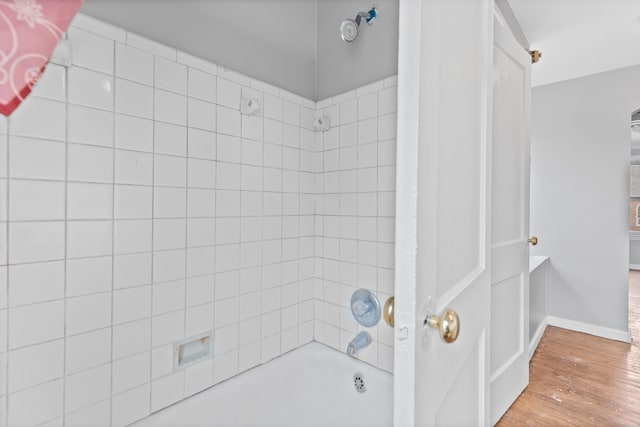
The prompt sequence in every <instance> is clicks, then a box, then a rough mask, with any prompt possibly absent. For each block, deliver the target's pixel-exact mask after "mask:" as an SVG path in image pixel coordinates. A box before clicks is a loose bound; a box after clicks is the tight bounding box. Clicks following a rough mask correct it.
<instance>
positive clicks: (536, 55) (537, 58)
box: [527, 50, 542, 64]
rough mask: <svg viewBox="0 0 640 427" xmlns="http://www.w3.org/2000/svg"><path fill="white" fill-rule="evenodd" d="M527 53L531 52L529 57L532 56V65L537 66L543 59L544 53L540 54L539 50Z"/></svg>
mask: <svg viewBox="0 0 640 427" xmlns="http://www.w3.org/2000/svg"><path fill="white" fill-rule="evenodd" d="M527 52H529V55H531V63H532V64H535V63H536V62H538V61H540V58H542V52H540V51H539V50H528V51H527Z"/></svg>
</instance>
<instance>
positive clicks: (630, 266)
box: [629, 264, 640, 270]
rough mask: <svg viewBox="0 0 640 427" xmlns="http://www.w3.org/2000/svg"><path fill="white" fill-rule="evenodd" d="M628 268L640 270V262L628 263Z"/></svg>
mask: <svg viewBox="0 0 640 427" xmlns="http://www.w3.org/2000/svg"><path fill="white" fill-rule="evenodd" d="M629 270H640V264H629Z"/></svg>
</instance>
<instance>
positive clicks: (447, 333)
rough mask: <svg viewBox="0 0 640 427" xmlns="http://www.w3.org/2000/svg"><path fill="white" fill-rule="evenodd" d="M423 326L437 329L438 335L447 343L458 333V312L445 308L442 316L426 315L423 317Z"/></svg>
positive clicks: (454, 338)
mask: <svg viewBox="0 0 640 427" xmlns="http://www.w3.org/2000/svg"><path fill="white" fill-rule="evenodd" d="M424 326H425V327H427V326H428V327H430V328H432V329H437V330H438V332H439V333H440V337H441V338H442V339H443V340H444V341H445V342H447V343H452V342H454V341H455V340H456V339H457V338H458V334H459V333H460V319H459V318H458V314H457V313H456V312H455V311H453V310H451V309H447V310H445V311H444V312H443V313H442V316H436V315H434V314H431V315H429V316H427V318H426V319H424Z"/></svg>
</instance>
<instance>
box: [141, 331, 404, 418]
mask: <svg viewBox="0 0 640 427" xmlns="http://www.w3.org/2000/svg"><path fill="white" fill-rule="evenodd" d="M356 373H361V374H362V375H363V377H364V381H365V386H366V391H365V392H364V393H359V392H358V391H356V388H355V385H354V374H356ZM392 407H393V377H392V375H391V374H390V373H388V372H385V371H382V370H379V369H377V368H375V367H373V366H371V365H368V364H365V363H363V362H361V361H359V360H356V359H353V358H351V357H349V356H347V355H346V354H344V353H341V352H338V351H336V350H333V349H331V348H329V347H326V346H324V345H322V344H319V343H310V344H307V345H305V346H303V347H301V348H298V349H296V350H294V351H292V352H290V353H287V354H285V355H283V356H282V357H279V358H277V359H274V360H272V361H270V362H269V363H267V364H265V365H261V366H259V367H256V368H254V369H252V370H250V371H247V372H245V373H243V374H240V375H238V376H237V377H234V378H232V379H230V380H228V381H226V382H223V383H220V384H218V385H216V386H214V387H212V388H210V389H208V390H205V391H203V392H202V393H200V394H197V395H195V396H193V397H190V398H189V399H187V400H184V401H182V402H179V403H177V404H175V405H173V406H170V407H168V408H166V409H163V410H161V411H159V412H156V413H155V414H152V415H151V416H150V417H148V418H145V419H143V420H141V421H139V422H138V423H136V424H133V426H135V427H151V426H153V427H160V426H163V427H176V426H180V427H189V426H211V427H214V426H220V427H223V426H224V427H232V426H243V427H258V426H260V427H262V426H274V427H275V426H278V427H286V426H291V427H316V426H317V427H329V426H331V427H334V426H345V427H347V426H349V427H355V426H362V427H365V426H366V427H374V426H380V427H383V426H384V427H389V426H391V425H392V424H393V416H392Z"/></svg>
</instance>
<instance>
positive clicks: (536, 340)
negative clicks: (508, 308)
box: [529, 316, 549, 361]
mask: <svg viewBox="0 0 640 427" xmlns="http://www.w3.org/2000/svg"><path fill="white" fill-rule="evenodd" d="M548 317H549V316H547V317H545V318H544V319H543V320H542V323H540V326H538V329H537V330H536V333H535V334H534V335H533V338H531V340H530V341H529V361H531V358H532V357H533V354H534V353H535V352H536V349H537V348H538V345H539V344H540V340H541V339H542V336H543V335H544V331H545V330H546V329H547V325H548Z"/></svg>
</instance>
